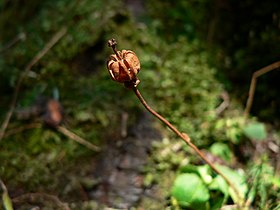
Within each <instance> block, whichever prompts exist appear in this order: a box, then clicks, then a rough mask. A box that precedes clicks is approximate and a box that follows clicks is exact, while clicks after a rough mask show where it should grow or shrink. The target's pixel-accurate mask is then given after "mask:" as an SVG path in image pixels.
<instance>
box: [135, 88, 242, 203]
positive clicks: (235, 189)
mask: <svg viewBox="0 0 280 210" xmlns="http://www.w3.org/2000/svg"><path fill="white" fill-rule="evenodd" d="M132 90H133V91H134V93H135V94H136V96H137V97H138V99H139V100H140V101H141V103H142V104H143V105H144V107H145V108H146V109H147V110H148V111H149V112H150V113H151V114H152V115H154V116H155V117H157V118H158V119H159V120H160V121H162V122H163V123H164V124H166V125H167V126H168V127H169V128H170V129H171V130H172V131H173V132H174V133H175V134H177V136H179V137H180V138H181V139H183V140H184V141H185V142H186V143H187V144H188V145H189V146H190V147H191V148H192V149H193V150H194V151H195V152H196V153H197V154H198V155H199V156H200V157H201V159H202V160H204V161H205V162H206V163H207V164H208V165H209V166H210V167H211V168H212V169H213V170H214V171H215V172H216V173H217V174H219V175H220V176H221V177H223V179H224V180H225V181H226V182H227V184H228V185H229V186H230V187H231V188H232V189H233V190H234V192H235V193H236V195H237V197H238V201H242V199H241V196H240V194H239V191H238V190H237V188H236V187H235V185H234V184H233V183H232V182H231V181H230V180H229V179H228V178H227V177H226V176H225V175H224V174H223V173H222V172H221V171H220V170H219V169H218V168H217V167H216V166H215V165H214V164H213V163H212V162H211V161H210V160H208V159H207V158H206V156H205V155H204V154H203V153H202V152H201V151H200V150H199V149H198V148H197V147H196V146H195V145H194V144H193V143H192V142H191V139H190V138H189V136H188V135H187V134H185V133H181V132H180V131H179V130H178V129H177V128H176V127H174V126H173V125H172V124H171V123H170V122H169V121H168V120H166V119H165V118H164V117H163V116H161V115H160V114H158V113H157V112H156V111H155V110H153V109H152V108H151V107H150V106H149V105H148V104H147V102H146V101H145V99H144V98H143V97H142V95H141V93H140V91H139V90H138V89H137V87H132ZM242 203H243V202H242Z"/></svg>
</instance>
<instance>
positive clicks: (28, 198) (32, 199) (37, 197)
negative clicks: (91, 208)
mask: <svg viewBox="0 0 280 210" xmlns="http://www.w3.org/2000/svg"><path fill="white" fill-rule="evenodd" d="M13 202H14V204H15V205H20V204H23V203H31V204H35V205H36V204H40V205H45V206H49V205H48V204H49V203H51V204H53V205H55V207H56V208H55V209H61V210H70V208H69V206H68V205H67V204H66V203H63V202H62V201H60V200H59V198H58V197H57V196H54V195H48V194H46V193H27V194H24V195H20V196H18V197H15V198H13ZM53 207H54V206H53Z"/></svg>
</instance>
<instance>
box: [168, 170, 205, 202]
mask: <svg viewBox="0 0 280 210" xmlns="http://www.w3.org/2000/svg"><path fill="white" fill-rule="evenodd" d="M171 194H172V196H174V197H175V199H176V200H177V201H178V203H179V204H180V205H181V206H184V207H187V206H197V205H201V204H204V203H206V202H207V201H208V200H209V197H210V195H209V191H208V189H207V187H206V186H205V185H204V183H203V181H202V180H201V178H200V177H199V176H198V175H197V174H192V173H185V174H180V175H179V176H178V177H177V178H176V180H175V182H174V185H173V187H172V190H171Z"/></svg>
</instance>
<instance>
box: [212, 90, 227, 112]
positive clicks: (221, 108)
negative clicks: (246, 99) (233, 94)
mask: <svg viewBox="0 0 280 210" xmlns="http://www.w3.org/2000/svg"><path fill="white" fill-rule="evenodd" d="M221 98H222V99H223V102H222V103H221V104H220V105H219V106H218V107H217V108H216V110H215V111H216V114H217V115H220V114H222V113H223V112H224V111H225V110H226V109H227V108H228V106H229V103H230V100H229V95H228V93H227V92H226V91H224V92H222V94H221Z"/></svg>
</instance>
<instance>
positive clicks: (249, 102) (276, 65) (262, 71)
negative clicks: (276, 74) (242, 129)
mask: <svg viewBox="0 0 280 210" xmlns="http://www.w3.org/2000/svg"><path fill="white" fill-rule="evenodd" d="M279 67H280V61H277V62H275V63H272V64H270V65H268V66H266V67H264V68H261V69H260V70H258V71H255V72H254V74H253V76H252V79H251V84H250V89H249V96H248V99H247V103H246V108H245V111H244V117H245V118H246V117H247V116H248V114H249V113H250V110H251V107H252V104H253V100H254V95H255V90H256V85H257V78H258V77H259V76H261V75H263V74H266V73H267V72H270V71H272V70H274V69H277V68H279Z"/></svg>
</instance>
